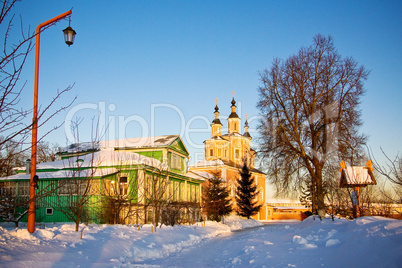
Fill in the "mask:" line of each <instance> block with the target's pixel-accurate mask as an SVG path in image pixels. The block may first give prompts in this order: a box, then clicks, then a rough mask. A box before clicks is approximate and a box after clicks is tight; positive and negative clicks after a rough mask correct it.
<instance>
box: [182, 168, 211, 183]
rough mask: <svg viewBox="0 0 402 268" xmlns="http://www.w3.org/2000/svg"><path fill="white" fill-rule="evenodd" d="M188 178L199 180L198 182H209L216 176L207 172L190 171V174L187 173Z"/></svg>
mask: <svg viewBox="0 0 402 268" xmlns="http://www.w3.org/2000/svg"><path fill="white" fill-rule="evenodd" d="M186 176H187V177H190V178H193V179H197V180H202V181H205V180H208V179H210V178H213V177H214V176H213V175H212V174H211V173H208V172H205V171H194V170H190V171H189V172H187V173H186Z"/></svg>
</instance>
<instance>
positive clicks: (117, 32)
mask: <svg viewBox="0 0 402 268" xmlns="http://www.w3.org/2000/svg"><path fill="white" fill-rule="evenodd" d="M72 7H73V14H72V17H71V18H72V21H71V26H72V27H73V28H74V29H75V30H76V31H77V36H76V41H75V43H74V45H72V46H71V47H67V46H66V45H65V44H64V42H63V36H62V32H61V31H62V29H64V28H65V27H67V26H68V21H61V22H59V23H58V24H56V25H54V26H52V27H51V28H49V29H48V30H47V31H46V32H44V33H43V34H42V35H41V56H40V84H39V103H41V104H45V103H47V102H49V100H50V99H51V97H52V96H54V94H55V92H56V90H57V89H59V90H60V89H64V88H65V87H67V86H68V85H69V84H72V83H75V86H74V88H73V90H72V92H70V93H69V94H68V95H66V96H65V97H64V99H63V100H62V101H61V102H59V105H62V104H63V103H66V102H67V101H68V100H71V99H72V98H73V97H74V96H76V95H77V97H78V98H77V101H76V102H75V103H74V105H73V107H72V109H73V110H69V111H66V112H64V113H62V114H60V115H59V116H57V117H56V118H55V120H53V121H52V122H50V123H49V124H48V125H47V127H45V128H43V129H42V130H41V133H44V132H45V131H46V130H47V129H50V128H52V127H53V126H54V125H56V124H57V123H58V122H62V121H64V120H65V118H66V117H69V116H71V115H73V116H79V117H82V118H83V123H82V124H81V129H80V140H82V141H83V140H85V141H87V140H90V129H91V118H93V117H94V116H96V115H97V109H98V110H99V109H100V110H103V111H104V113H103V116H104V117H103V118H104V119H105V120H103V119H102V120H103V121H104V122H108V121H110V120H111V121H110V122H111V123H109V124H108V125H109V129H108V134H107V138H113V135H114V136H115V137H114V138H124V137H123V136H124V135H126V137H128V138H132V137H138V136H141V135H165V134H181V135H182V137H183V139H184V142H185V143H186V145H187V148H188V149H189V151H190V154H191V157H192V160H191V162H194V161H197V160H199V159H200V157H202V154H203V149H202V148H203V143H202V142H203V141H204V140H205V139H208V138H209V137H210V131H209V129H208V127H209V124H210V122H211V121H212V119H213V111H214V109H213V108H214V106H215V99H216V98H218V99H219V102H218V105H219V108H220V112H221V120H222V119H226V118H227V116H228V115H229V113H230V101H231V98H232V94H231V92H232V91H235V92H236V93H235V99H236V101H238V108H239V112H238V114H239V115H240V117H241V118H242V120H243V121H242V122H243V123H244V118H245V115H246V114H248V115H249V119H250V125H251V128H255V127H256V125H257V118H258V113H259V111H258V110H257V108H256V103H257V101H258V92H257V88H258V86H260V85H261V83H260V81H259V72H261V71H263V70H264V69H265V68H269V67H270V65H271V63H272V60H273V59H274V58H275V57H279V58H282V59H286V58H287V57H288V56H290V55H292V54H293V53H296V52H297V51H298V49H299V48H300V47H302V46H308V45H310V44H311V43H312V39H313V36H314V35H316V34H318V33H320V34H322V35H325V36H327V35H331V36H332V37H333V38H334V43H335V46H336V47H337V49H338V51H339V53H340V54H341V55H343V56H352V57H354V58H355V59H356V60H357V61H358V62H359V64H362V65H364V66H365V67H366V68H367V69H369V70H370V71H371V73H370V76H369V78H368V80H367V81H366V83H365V88H366V90H367V92H366V94H365V96H364V97H363V98H362V104H361V109H362V115H363V117H362V119H363V121H364V125H363V127H362V128H361V131H362V132H363V133H365V134H367V135H369V136H370V139H369V143H368V145H369V146H370V147H371V148H372V150H373V151H374V153H376V154H378V153H379V152H380V151H379V148H380V146H381V147H382V148H383V149H384V150H385V151H386V152H387V153H389V154H390V155H391V156H393V155H395V154H396V153H397V152H398V151H399V149H400V148H402V141H401V139H400V133H402V124H401V119H400V115H401V114H402V108H401V105H400V104H399V103H400V100H401V99H402V98H401V97H402V93H401V90H400V88H401V85H402V78H401V77H402V75H401V74H402V65H401V62H402V53H401V50H400V49H401V47H402V31H401V29H402V16H401V14H402V4H401V2H400V1H88V0H87V1H60V0H59V1H50V0H48V1H46V0H35V1H22V2H20V3H17V5H16V8H15V9H14V13H16V14H17V15H21V16H22V18H23V22H24V25H25V26H26V27H27V26H28V25H30V26H31V29H35V28H36V26H37V25H38V24H39V23H42V22H44V21H46V20H48V19H50V18H52V17H55V16H56V15H59V14H61V13H63V12H65V11H67V10H69V9H71V8H72ZM33 77H34V53H32V54H31V55H30V56H29V59H28V61H27V63H26V66H25V69H24V72H23V77H22V79H23V80H27V86H26V89H25V91H24V95H23V98H22V104H23V105H26V106H27V107H31V106H32V95H33V93H32V92H33ZM74 109H75V110H74ZM75 111H76V112H75ZM222 121H223V124H224V126H226V120H222ZM106 124H107V123H106ZM67 131H68V130H67ZM65 132H66V130H65V129H64V128H62V129H59V130H57V131H55V132H54V133H52V134H51V135H49V136H48V137H47V140H48V141H50V142H57V143H59V144H60V145H65V144H66V135H65ZM110 133H117V134H110ZM251 134H252V136H254V137H255V136H256V135H257V133H256V132H255V130H253V129H251ZM378 158H381V157H380V155H378Z"/></svg>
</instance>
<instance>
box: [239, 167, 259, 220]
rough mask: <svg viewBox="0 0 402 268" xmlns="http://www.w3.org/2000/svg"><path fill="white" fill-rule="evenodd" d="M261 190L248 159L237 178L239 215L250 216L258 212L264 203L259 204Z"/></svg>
mask: <svg viewBox="0 0 402 268" xmlns="http://www.w3.org/2000/svg"><path fill="white" fill-rule="evenodd" d="M258 194H259V191H257V185H256V184H255V183H254V179H253V178H252V175H251V172H250V169H249V167H248V166H247V163H246V161H243V166H242V168H241V170H240V178H238V179H237V191H236V203H237V211H236V212H237V215H240V216H243V217H247V219H249V218H250V216H253V215H255V214H257V213H258V211H259V210H260V208H261V206H262V204H258V198H257V196H258Z"/></svg>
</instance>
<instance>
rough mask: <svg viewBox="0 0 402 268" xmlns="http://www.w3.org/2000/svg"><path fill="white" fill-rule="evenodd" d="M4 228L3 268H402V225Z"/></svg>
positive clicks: (233, 222) (234, 222)
mask: <svg viewBox="0 0 402 268" xmlns="http://www.w3.org/2000/svg"><path fill="white" fill-rule="evenodd" d="M82 228H83V229H84V230H83V238H82V240H81V237H80V236H81V232H79V233H77V232H75V231H74V225H73V224H58V225H46V228H43V229H37V230H36V231H35V233H34V234H29V233H28V231H27V230H26V228H15V227H12V226H11V225H10V224H5V223H2V224H1V225H0V267H29V266H31V267H150V266H152V267H166V266H167V267H206V266H208V267H402V221H398V220H392V219H387V218H382V217H362V218H359V219H357V220H354V221H348V220H344V219H335V221H332V220H331V219H324V220H323V221H320V220H319V219H315V220H314V218H313V217H310V218H308V219H306V220H305V221H303V222H270V223H269V224H267V225H263V224H262V223H261V222H257V221H254V220H243V219H240V218H239V217H234V216H233V217H228V218H227V219H226V221H225V224H221V223H216V222H206V224H205V227H204V226H200V224H198V226H197V225H192V226H174V227H170V226H163V227H162V228H157V229H156V232H155V230H154V232H152V226H151V225H144V226H143V227H142V228H141V229H140V230H138V228H137V227H134V226H127V225H89V226H84V225H82V226H81V229H82Z"/></svg>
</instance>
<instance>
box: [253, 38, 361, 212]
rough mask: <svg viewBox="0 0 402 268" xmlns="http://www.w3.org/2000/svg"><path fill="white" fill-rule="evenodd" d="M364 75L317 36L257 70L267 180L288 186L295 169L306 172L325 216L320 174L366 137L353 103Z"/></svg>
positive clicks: (347, 155)
mask: <svg viewBox="0 0 402 268" xmlns="http://www.w3.org/2000/svg"><path fill="white" fill-rule="evenodd" d="M367 76H368V71H367V70H366V69H365V68H364V67H363V66H359V65H358V63H357V62H356V61H355V60H354V59H353V58H351V57H347V58H343V57H341V55H340V54H339V53H338V52H337V50H336V49H335V47H334V44H333V40H332V38H331V37H324V36H322V35H316V36H315V37H314V39H313V43H312V45H310V46H309V47H306V48H301V49H300V50H299V51H298V53H297V54H295V55H293V56H290V57H289V58H288V59H286V60H285V61H283V60H280V59H275V60H274V61H273V63H272V66H271V67H270V69H267V70H265V71H263V72H262V73H261V81H262V83H263V85H262V86H261V87H260V88H259V92H260V100H259V102H258V107H259V109H260V111H261V113H262V115H263V119H262V120H261V126H260V128H261V137H262V139H261V155H262V157H263V159H264V160H265V165H267V167H268V170H269V173H270V175H271V176H270V177H269V179H270V180H271V182H273V183H274V184H275V185H276V187H277V188H278V189H281V190H284V189H290V188H289V187H290V186H297V185H298V183H297V179H298V176H297V173H298V172H300V170H304V172H307V173H308V175H309V178H310V184H311V189H312V190H313V194H314V195H316V196H314V197H313V198H312V200H317V201H316V202H317V204H313V205H316V206H317V211H318V214H319V215H320V216H324V215H325V205H324V189H323V172H324V171H325V169H326V168H327V166H328V165H331V164H332V165H333V164H334V163H335V162H338V161H339V159H345V158H347V159H349V160H351V161H353V159H355V158H358V157H354V154H357V156H358V153H359V152H360V150H357V149H358V148H360V147H361V146H362V144H364V143H365V141H366V137H365V136H364V135H361V134H359V133H358V127H359V126H360V125H361V123H362V122H361V118H360V115H361V112H360V110H359V107H358V106H359V103H360V97H361V96H362V94H363V93H364V86H363V82H364V81H365V80H366V79H367ZM350 164H355V163H350Z"/></svg>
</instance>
